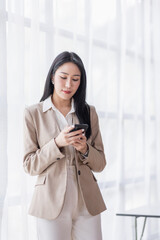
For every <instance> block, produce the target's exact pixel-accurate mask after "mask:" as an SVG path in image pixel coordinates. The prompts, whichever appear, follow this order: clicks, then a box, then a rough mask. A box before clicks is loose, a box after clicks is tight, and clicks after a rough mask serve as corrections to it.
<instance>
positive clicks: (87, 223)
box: [23, 51, 106, 240]
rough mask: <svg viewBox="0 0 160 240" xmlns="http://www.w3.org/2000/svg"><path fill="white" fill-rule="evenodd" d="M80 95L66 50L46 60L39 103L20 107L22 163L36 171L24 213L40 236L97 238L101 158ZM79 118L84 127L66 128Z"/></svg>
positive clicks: (82, 75) (80, 71)
mask: <svg viewBox="0 0 160 240" xmlns="http://www.w3.org/2000/svg"><path fill="white" fill-rule="evenodd" d="M85 98H86V72H85V69H84V65H83V63H82V60H81V59H80V57H79V56H78V55H77V54H76V53H73V52H66V51H65V52H62V53H61V54H59V55H58V56H57V57H56V58H55V60H54V61H53V63H52V65H51V68H50V70H49V73H48V76H47V79H46V83H45V88H44V93H43V96H42V98H41V100H40V102H39V103H37V104H34V105H31V106H29V107H26V108H25V110H24V159H23V167H24V170H25V172H26V173H28V174H30V175H32V176H35V175H38V177H37V180H36V183H35V188H34V193H33V197H32V201H31V205H30V207H29V211H28V213H29V214H30V215H33V216H35V217H36V220H37V221H36V223H37V233H38V239H39V240H53V239H55V240H71V239H73V240H82V239H83V240H101V239H102V233H101V216H100V213H101V212H103V211H104V210H106V206H105V203H104V201H103V198H102V195H101V192H100V190H99V187H98V184H97V180H96V178H95V176H94V174H93V172H100V171H102V170H103V169H104V167H105V165H106V159H105V155H104V147H103V143H102V138H101V133H100V130H99V121H98V116H97V113H96V110H95V107H94V106H89V105H88V104H87V103H86V101H85ZM78 123H85V124H88V129H87V131H86V132H84V130H83V129H80V130H77V131H71V130H72V129H73V128H74V124H78ZM70 131H71V132H70ZM92 171H93V172H92Z"/></svg>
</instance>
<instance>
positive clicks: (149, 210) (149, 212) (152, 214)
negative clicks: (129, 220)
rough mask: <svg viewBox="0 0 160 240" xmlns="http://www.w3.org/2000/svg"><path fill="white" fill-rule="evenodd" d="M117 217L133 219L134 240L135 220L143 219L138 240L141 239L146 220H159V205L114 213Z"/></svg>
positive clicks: (136, 236)
mask: <svg viewBox="0 0 160 240" xmlns="http://www.w3.org/2000/svg"><path fill="white" fill-rule="evenodd" d="M116 215H117V216H124V217H135V239H136V240H137V239H138V234H137V218H139V217H144V222H143V228H142V233H141V236H140V240H141V239H142V237H143V233H144V230H145V226H146V221H147V218H160V203H157V204H155V205H151V206H147V205H146V206H142V207H138V208H135V209H131V210H128V211H119V212H118V213H116Z"/></svg>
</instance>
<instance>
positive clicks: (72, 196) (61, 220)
mask: <svg viewBox="0 0 160 240" xmlns="http://www.w3.org/2000/svg"><path fill="white" fill-rule="evenodd" d="M36 226H37V235H38V240H102V231H101V215H100V214H98V215H96V216H92V215H90V214H89V212H88V210H87V208H86V206H85V204H84V201H83V199H82V196H81V193H80V189H79V186H78V183H77V177H76V168H75V166H67V189H66V194H65V200H64V205H63V208H62V211H61V213H60V215H59V216H58V217H57V218H56V219H54V220H47V219H43V218H36Z"/></svg>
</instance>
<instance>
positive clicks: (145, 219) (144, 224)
mask: <svg viewBox="0 0 160 240" xmlns="http://www.w3.org/2000/svg"><path fill="white" fill-rule="evenodd" d="M146 221H147V217H145V218H144V223H143V229H142V233H141V237H140V240H142V237H143V233H144V229H145V226H146Z"/></svg>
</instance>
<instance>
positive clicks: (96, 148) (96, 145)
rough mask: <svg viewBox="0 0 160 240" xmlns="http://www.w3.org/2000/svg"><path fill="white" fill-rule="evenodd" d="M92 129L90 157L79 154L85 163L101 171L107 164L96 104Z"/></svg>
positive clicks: (92, 112) (93, 109)
mask: <svg viewBox="0 0 160 240" xmlns="http://www.w3.org/2000/svg"><path fill="white" fill-rule="evenodd" d="M91 130H92V134H91V139H92V141H91V144H90V143H88V142H87V145H88V147H89V152H88V157H86V158H83V157H82V156H81V154H79V157H80V159H81V161H82V162H83V164H87V166H88V167H90V168H91V170H92V171H94V172H101V171H102V170H103V169H104V168H105V166H106V158H105V154H104V146H103V142H102V136H101V132H100V128H99V119H98V115H97V112H96V109H95V107H94V106H92V111H91Z"/></svg>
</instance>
